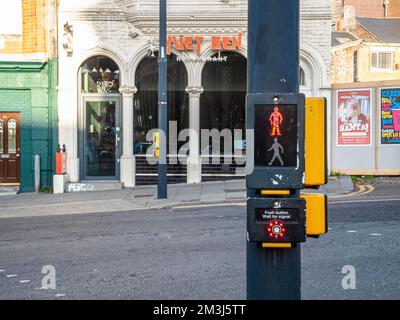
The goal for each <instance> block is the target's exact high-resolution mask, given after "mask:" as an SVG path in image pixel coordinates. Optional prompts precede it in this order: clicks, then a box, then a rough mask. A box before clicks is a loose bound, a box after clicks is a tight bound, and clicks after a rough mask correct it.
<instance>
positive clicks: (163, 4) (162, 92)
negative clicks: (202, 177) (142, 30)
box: [157, 0, 168, 199]
mask: <svg viewBox="0 0 400 320" xmlns="http://www.w3.org/2000/svg"><path fill="white" fill-rule="evenodd" d="M159 30H160V31H159V33H160V41H159V42H160V49H159V52H158V130H159V132H160V150H159V152H160V153H159V159H158V188H157V195H158V199H166V198H167V134H168V133H167V130H168V129H167V127H168V91H167V90H168V83H167V81H168V78H167V76H168V74H167V72H168V68H167V54H166V43H167V0H160V27H159Z"/></svg>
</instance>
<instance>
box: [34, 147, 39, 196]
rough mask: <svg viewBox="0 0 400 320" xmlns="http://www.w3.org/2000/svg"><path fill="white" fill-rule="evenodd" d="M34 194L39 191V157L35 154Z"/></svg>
mask: <svg viewBox="0 0 400 320" xmlns="http://www.w3.org/2000/svg"><path fill="white" fill-rule="evenodd" d="M34 159H35V161H34V163H35V192H36V193H38V192H39V191H40V155H38V154H35V157H34Z"/></svg>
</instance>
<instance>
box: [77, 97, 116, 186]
mask: <svg viewBox="0 0 400 320" xmlns="http://www.w3.org/2000/svg"><path fill="white" fill-rule="evenodd" d="M83 112H84V114H83V117H84V128H83V140H84V141H83V147H84V150H83V162H84V163H83V172H84V174H83V176H84V179H87V180H108V179H110V180H113V179H118V178H119V155H120V145H121V143H120V120H119V119H120V118H119V114H120V112H119V101H118V99H112V100H97V99H90V98H85V99H84V110H83Z"/></svg>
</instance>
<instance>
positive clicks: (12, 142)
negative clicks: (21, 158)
mask: <svg viewBox="0 0 400 320" xmlns="http://www.w3.org/2000/svg"><path fill="white" fill-rule="evenodd" d="M8 153H17V121H16V120H15V119H10V120H8Z"/></svg>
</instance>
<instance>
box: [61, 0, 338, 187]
mask: <svg viewBox="0 0 400 320" xmlns="http://www.w3.org/2000/svg"><path fill="white" fill-rule="evenodd" d="M58 26H59V68H60V70H59V71H60V79H59V81H60V82H59V96H58V107H59V117H60V121H59V137H60V139H59V140H60V142H61V143H65V144H66V146H67V150H68V151H69V152H68V175H69V179H70V181H71V184H69V185H68V187H67V190H70V191H77V190H87V189H90V190H93V189H96V188H103V187H106V185H107V181H108V184H109V185H110V186H111V185H112V186H117V187H120V186H121V185H124V186H127V187H132V186H134V185H138V184H147V183H154V182H156V178H157V171H156V166H154V165H151V164H149V163H148V161H147V160H148V158H149V157H147V156H146V150H150V149H148V146H149V142H148V141H147V139H146V135H147V133H148V132H149V130H151V129H153V128H155V127H156V126H157V85H156V83H157V59H155V58H154V57H156V56H157V54H158V53H157V50H158V1H157V0H107V1H106V0H83V1H70V0H61V1H60V11H59V24H58ZM330 30H331V11H330V3H329V0H318V1H315V0H302V1H301V52H300V65H301V91H302V92H304V93H305V94H306V95H308V96H324V97H327V98H328V100H330V60H331V56H330V36H331V33H330ZM168 34H169V36H171V38H170V39H171V42H173V41H175V45H172V46H171V55H170V56H169V71H168V74H169V102H168V105H169V109H168V112H169V120H170V121H175V123H176V128H177V130H178V131H180V130H181V129H188V128H189V129H192V130H191V131H190V133H189V136H190V137H192V138H191V139H190V141H189V143H185V141H178V142H177V145H176V146H174V142H170V150H169V157H168V158H169V160H170V165H169V175H168V179H169V182H189V183H196V182H199V181H201V180H203V181H207V180H213V179H214V180H215V179H228V178H235V177H236V178H237V176H235V170H238V171H236V172H240V168H243V166H244V159H245V158H244V155H245V137H244V128H245V95H246V76H247V71H246V66H247V63H246V55H247V48H246V47H247V0H226V1H225V0H204V1H183V0H169V1H168ZM181 36H182V37H187V38H186V39H189V40H187V41H189V42H191V41H192V40H191V39H193V38H191V37H194V36H198V37H202V38H201V40H198V39H196V40H197V41H200V43H199V42H197V41H196V42H195V44H196V49H198V50H191V49H190V48H186V50H184V49H183V48H182V47H181V46H180V39H181ZM174 37H175V38H174ZM223 37H226V38H225V39H230V40H229V41H234V43H235V48H234V49H233V50H232V49H231V50H229V52H228V51H226V50H221V49H218V45H215V43H218V41H220V40H221V39H224V38H223ZM174 39H175V40H174ZM212 41H214V45H213V42H212ZM197 45H199V46H197ZM189 47H190V46H189ZM211 128H216V129H218V130H222V129H225V128H227V129H230V130H235V129H236V130H238V131H239V132H240V133H241V136H240V135H239V136H238V137H234V138H233V141H232V146H231V147H232V150H233V151H232V152H231V153H223V154H221V155H218V157H219V158H222V160H223V161H225V160H227V159H229V160H230V161H232V164H229V163H226V162H223V163H222V164H221V163H219V164H215V165H213V164H212V163H208V162H210V161H209V160H210V156H209V155H207V154H206V153H207V152H205V151H207V150H208V148H209V146H208V142H207V143H206V145H203V141H201V143H200V141H199V139H195V138H194V137H196V136H197V135H199V133H200V129H211ZM171 130H172V129H171V128H170V131H171ZM175 147H176V148H175ZM171 148H172V149H171ZM174 148H175V149H176V150H174ZM178 149H179V151H180V152H181V153H180V154H181V155H182V157H183V161H179V163H175V164H174V163H172V162H173V160H176V154H177V153H178V151H177V150H178ZM233 152H234V156H232V153H233ZM182 157H181V158H182ZM214 158H215V157H214ZM219 160H220V159H219ZM242 172H243V171H242ZM99 180H101V182H96V181H99Z"/></svg>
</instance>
